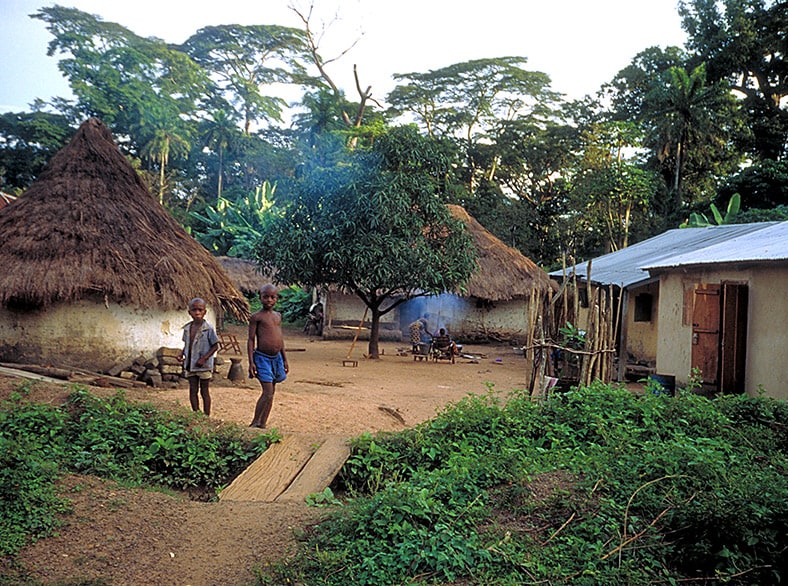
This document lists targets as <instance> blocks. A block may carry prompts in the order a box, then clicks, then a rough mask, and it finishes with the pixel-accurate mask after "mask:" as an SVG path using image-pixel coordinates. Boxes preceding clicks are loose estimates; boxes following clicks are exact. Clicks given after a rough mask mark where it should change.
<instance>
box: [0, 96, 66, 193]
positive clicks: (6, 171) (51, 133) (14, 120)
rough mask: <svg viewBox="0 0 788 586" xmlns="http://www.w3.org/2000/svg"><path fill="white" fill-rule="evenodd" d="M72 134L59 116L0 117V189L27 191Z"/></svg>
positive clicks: (36, 114) (5, 115) (63, 118)
mask: <svg viewBox="0 0 788 586" xmlns="http://www.w3.org/2000/svg"><path fill="white" fill-rule="evenodd" d="M74 132H75V129H74V128H73V127H72V126H71V125H70V124H69V121H68V119H67V118H66V117H65V116H62V115H60V114H52V113H48V112H40V111H39V112H16V113H14V112H6V113H5V114H0V188H2V189H3V191H10V192H13V193H18V192H22V191H23V190H24V189H26V188H27V187H28V186H29V185H30V184H31V183H32V182H33V181H34V180H35V179H36V177H38V174H39V173H40V172H41V171H42V170H43V168H44V166H45V165H46V164H47V162H49V159H51V158H52V156H54V154H55V153H56V152H57V151H59V150H60V149H61V148H63V147H64V146H65V145H66V143H67V142H68V140H69V139H70V138H71V136H72V135H73V134H74Z"/></svg>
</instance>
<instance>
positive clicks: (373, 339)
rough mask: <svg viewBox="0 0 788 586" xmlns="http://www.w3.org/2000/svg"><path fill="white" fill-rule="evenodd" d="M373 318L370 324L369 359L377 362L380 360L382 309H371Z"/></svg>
mask: <svg viewBox="0 0 788 586" xmlns="http://www.w3.org/2000/svg"><path fill="white" fill-rule="evenodd" d="M370 311H371V312H372V316H371V319H370V323H369V346H368V348H367V358H372V359H373V360H377V359H378V358H380V308H379V307H371V308H370Z"/></svg>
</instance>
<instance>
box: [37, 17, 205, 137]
mask: <svg viewBox="0 0 788 586" xmlns="http://www.w3.org/2000/svg"><path fill="white" fill-rule="evenodd" d="M33 18H37V19H40V20H42V21H44V22H45V23H47V29H48V30H49V32H50V33H52V35H53V36H54V39H53V40H52V41H51V42H50V43H49V48H48V51H47V52H48V54H49V55H54V54H55V53H62V54H63V55H64V56H63V57H62V58H61V59H60V61H59V62H58V67H59V68H60V70H61V71H62V72H63V74H64V75H65V77H66V78H67V79H68V80H69V85H70V86H71V90H72V91H73V92H74V95H75V96H76V97H77V102H78V104H77V108H78V110H79V111H80V112H81V113H82V114H83V116H96V117H99V118H101V119H102V120H103V121H104V122H105V123H106V124H107V125H108V126H110V127H111V128H112V129H113V131H114V133H115V134H116V135H125V136H130V137H131V139H132V141H135V138H136V137H135V135H134V131H133V129H134V128H135V127H138V126H139V125H140V119H141V118H142V115H143V113H144V112H145V111H146V110H148V109H150V108H151V107H153V106H154V105H155V104H160V105H161V104H164V105H163V106H161V107H162V108H163V109H166V110H167V111H176V112H178V113H179V115H181V116H184V117H190V116H191V117H194V115H195V112H196V111H197V109H198V108H199V107H200V104H201V103H202V100H203V99H205V98H206V97H207V96H210V95H211V94H212V89H211V81H210V79H209V78H208V76H207V75H206V74H205V72H204V71H203V70H202V69H201V68H200V67H199V66H198V65H197V64H195V63H194V62H193V61H192V60H191V59H190V58H189V56H188V55H186V54H184V53H182V52H181V51H178V50H176V49H174V48H172V47H169V46H168V45H167V44H165V43H164V42H163V41H161V40H159V39H155V38H142V37H139V36H137V35H135V34H134V33H133V32H131V31H130V30H128V29H126V28H125V27H122V26H120V25H118V24H116V23H112V22H105V21H103V20H101V19H100V18H99V17H97V16H93V15H90V14H87V13H85V12H82V11H80V10H77V9H75V8H65V7H62V6H53V7H49V8H42V9H41V10H40V11H39V12H37V13H36V14H34V15H33ZM137 146H138V147H139V143H137Z"/></svg>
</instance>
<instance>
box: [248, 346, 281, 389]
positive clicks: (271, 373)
mask: <svg viewBox="0 0 788 586" xmlns="http://www.w3.org/2000/svg"><path fill="white" fill-rule="evenodd" d="M254 365H255V366H256V367H257V379H258V380H259V381H260V382H263V383H281V382H282V381H283V380H285V379H286V378H287V374H286V373H285V361H284V360H283V359H282V353H281V352H279V353H278V354H276V355H275V356H271V355H270V354H263V353H262V352H260V351H259V350H255V351H254Z"/></svg>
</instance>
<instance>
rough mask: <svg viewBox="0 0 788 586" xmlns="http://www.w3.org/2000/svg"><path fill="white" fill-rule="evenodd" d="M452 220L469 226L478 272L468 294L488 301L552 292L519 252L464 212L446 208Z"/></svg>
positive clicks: (543, 276)
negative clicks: (455, 219)
mask: <svg viewBox="0 0 788 586" xmlns="http://www.w3.org/2000/svg"><path fill="white" fill-rule="evenodd" d="M447 207H448V208H449V211H450V212H451V215H452V216H453V217H454V218H457V219H458V220H462V221H463V222H465V224H466V225H467V226H468V230H469V231H470V234H471V237H472V238H473V244H474V246H475V247H476V255H477V260H478V263H479V270H478V271H477V272H476V273H475V274H474V275H473V276H472V277H471V280H470V281H469V282H468V284H467V286H466V289H467V292H468V295H471V296H473V297H478V298H480V299H487V300H490V301H508V300H510V299H514V298H517V297H530V296H531V294H532V293H533V291H534V289H536V291H537V292H538V293H542V292H546V291H548V290H550V289H552V284H551V280H550V277H548V275H547V273H546V272H544V271H543V270H542V269H541V268H539V267H538V266H537V265H536V264H535V263H534V262H533V261H532V260H530V259H529V258H527V257H526V256H524V255H523V254H522V253H521V252H520V251H519V250H516V249H514V248H512V247H510V246H506V244H504V243H503V242H501V240H499V239H498V238H496V237H495V236H493V235H492V234H491V233H490V232H489V231H487V230H486V229H485V227H484V226H482V225H481V224H480V223H479V222H477V221H476V219H474V218H473V217H472V216H471V215H470V214H469V213H468V212H467V211H465V209H464V208H463V207H461V206H458V205H451V204H450V205H448V206H447Z"/></svg>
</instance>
